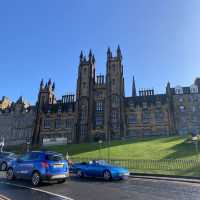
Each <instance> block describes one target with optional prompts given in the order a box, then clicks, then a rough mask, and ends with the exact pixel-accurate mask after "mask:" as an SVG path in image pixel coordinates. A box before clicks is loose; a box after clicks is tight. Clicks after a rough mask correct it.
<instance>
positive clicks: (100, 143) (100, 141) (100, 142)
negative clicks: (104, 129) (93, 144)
mask: <svg viewBox="0 0 200 200" xmlns="http://www.w3.org/2000/svg"><path fill="white" fill-rule="evenodd" d="M98 143H99V159H100V158H101V147H102V146H101V145H102V143H103V141H102V140H99V141H98Z"/></svg>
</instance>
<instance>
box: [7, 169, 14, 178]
mask: <svg viewBox="0 0 200 200" xmlns="http://www.w3.org/2000/svg"><path fill="white" fill-rule="evenodd" d="M6 176H7V179H8V180H14V179H15V176H14V171H13V169H12V168H9V169H8V171H7V174H6Z"/></svg>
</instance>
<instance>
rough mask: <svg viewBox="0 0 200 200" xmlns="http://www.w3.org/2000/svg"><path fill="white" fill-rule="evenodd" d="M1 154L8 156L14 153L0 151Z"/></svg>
mask: <svg viewBox="0 0 200 200" xmlns="http://www.w3.org/2000/svg"><path fill="white" fill-rule="evenodd" d="M1 155H3V156H5V157H8V156H9V157H10V156H12V155H14V153H11V152H1Z"/></svg>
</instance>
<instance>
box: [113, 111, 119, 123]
mask: <svg viewBox="0 0 200 200" xmlns="http://www.w3.org/2000/svg"><path fill="white" fill-rule="evenodd" d="M117 118H118V116H117V111H112V122H113V123H116V122H117Z"/></svg>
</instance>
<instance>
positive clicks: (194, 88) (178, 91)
mask: <svg viewBox="0 0 200 200" xmlns="http://www.w3.org/2000/svg"><path fill="white" fill-rule="evenodd" d="M190 92H191V93H198V87H197V86H191V87H190ZM175 93H176V94H183V88H182V87H180V86H178V87H176V88H175Z"/></svg>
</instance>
